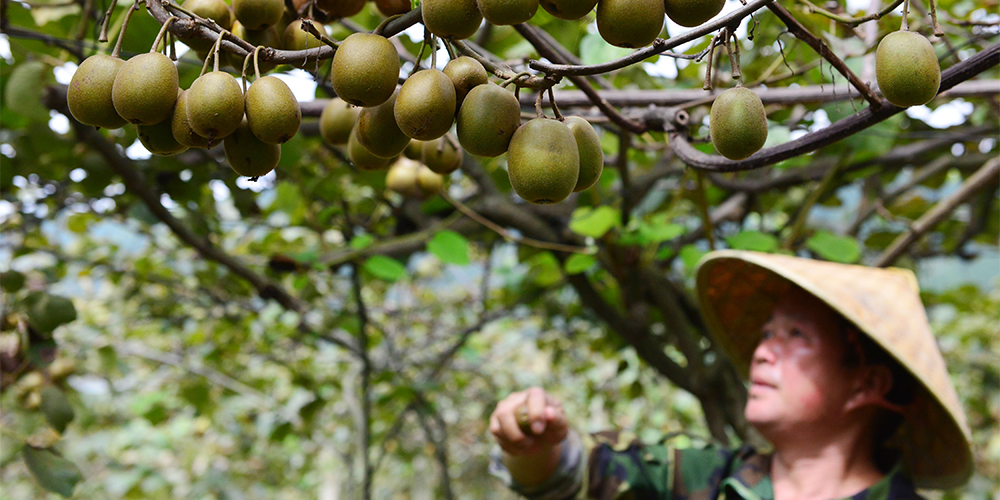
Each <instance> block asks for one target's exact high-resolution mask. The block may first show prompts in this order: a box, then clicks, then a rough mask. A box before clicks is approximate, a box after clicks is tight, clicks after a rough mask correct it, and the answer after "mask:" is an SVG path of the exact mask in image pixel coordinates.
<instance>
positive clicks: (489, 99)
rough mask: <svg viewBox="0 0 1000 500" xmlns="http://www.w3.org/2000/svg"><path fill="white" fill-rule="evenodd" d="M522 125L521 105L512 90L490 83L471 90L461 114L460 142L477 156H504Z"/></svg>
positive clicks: (459, 114)
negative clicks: (512, 138)
mask: <svg viewBox="0 0 1000 500" xmlns="http://www.w3.org/2000/svg"><path fill="white" fill-rule="evenodd" d="M520 125H521V105H520V104H519V103H518V102H517V98H516V97H514V94H513V93H512V92H510V91H507V90H505V89H503V88H501V87H500V86H499V85H494V84H492V83H487V84H484V85H478V86H476V87H475V88H473V89H472V90H470V91H469V94H468V95H467V96H465V101H463V102H462V108H461V109H460V110H459V111H458V123H457V126H456V130H457V132H458V142H459V143H460V144H461V145H462V148H464V149H465V150H466V151H468V152H469V153H472V154H474V155H477V156H488V157H494V156H500V155H502V154H504V153H505V152H506V151H507V148H508V146H509V145H510V139H511V137H513V136H514V132H515V131H516V130H517V128H518V127H519V126H520Z"/></svg>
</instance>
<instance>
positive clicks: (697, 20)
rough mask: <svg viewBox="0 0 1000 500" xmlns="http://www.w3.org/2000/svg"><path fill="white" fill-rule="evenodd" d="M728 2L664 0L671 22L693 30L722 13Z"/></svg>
mask: <svg viewBox="0 0 1000 500" xmlns="http://www.w3.org/2000/svg"><path fill="white" fill-rule="evenodd" d="M724 5H726V0H663V10H664V12H666V14H667V17H669V18H670V20H671V21H673V22H675V23H677V24H679V25H681V26H684V27H687V28H693V27H695V26H701V25H702V24H704V23H705V21H708V20H709V19H711V18H713V17H715V15H716V14H718V13H719V12H722V7H723V6H724Z"/></svg>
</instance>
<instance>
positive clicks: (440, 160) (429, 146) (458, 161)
mask: <svg viewBox="0 0 1000 500" xmlns="http://www.w3.org/2000/svg"><path fill="white" fill-rule="evenodd" d="M464 156H465V154H464V153H462V149H461V148H456V147H455V146H454V145H453V144H452V143H451V141H450V140H448V137H441V138H439V139H434V140H433V141H427V142H425V143H423V145H422V146H421V148H420V158H421V159H422V160H423V162H424V165H427V168H429V169H431V170H432V171H434V172H436V173H439V174H442V175H445V174H450V173H452V172H454V171H455V170H458V167H460V166H461V165H462V158H463V157H464Z"/></svg>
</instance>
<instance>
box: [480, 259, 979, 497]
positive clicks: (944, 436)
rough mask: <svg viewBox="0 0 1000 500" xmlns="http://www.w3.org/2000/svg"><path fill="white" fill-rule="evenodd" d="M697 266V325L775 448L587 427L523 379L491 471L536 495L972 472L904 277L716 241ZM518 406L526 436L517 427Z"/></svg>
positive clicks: (940, 477)
mask: <svg viewBox="0 0 1000 500" xmlns="http://www.w3.org/2000/svg"><path fill="white" fill-rule="evenodd" d="M697 278H698V279H697V281H698V292H699V296H700V299H701V305H702V312H703V315H704V317H705V321H706V323H707V324H708V325H709V328H710V329H711V330H712V333H713V335H714V338H715V340H716V343H717V345H719V347H720V348H721V349H722V350H723V351H724V352H726V354H728V356H729V357H730V359H731V360H732V361H733V362H734V364H735V365H736V366H737V368H738V369H739V370H740V371H741V373H743V374H744V376H745V377H746V378H747V380H748V382H749V386H748V392H747V404H746V407H745V410H744V414H745V416H746V419H747V421H748V422H749V423H750V424H751V425H753V426H754V427H755V428H756V429H757V430H758V431H759V432H760V433H761V435H762V436H764V438H766V439H767V440H768V441H769V442H770V443H771V445H772V448H773V450H772V451H771V452H770V453H766V454H764V453H759V452H758V451H756V450H754V449H752V448H750V447H742V448H739V449H726V448H723V447H719V446H715V445H705V446H699V447H688V448H684V449H681V448H676V447H674V446H673V445H672V444H671V442H670V440H665V441H664V442H661V443H657V444H644V443H640V442H638V441H634V440H633V441H631V442H623V441H622V440H621V439H619V437H618V436H617V435H615V434H597V435H594V436H583V437H581V436H579V435H578V434H577V433H575V432H573V431H572V430H571V429H570V428H569V424H568V420H567V417H566V415H565V414H564V413H563V410H562V407H561V405H560V404H559V402H558V401H556V400H555V399H554V398H552V397H551V396H550V395H548V394H546V393H545V391H544V390H543V389H541V388H532V389H529V390H527V391H524V392H518V393H514V394H512V395H510V396H509V397H507V398H506V399H504V400H503V401H501V402H500V403H499V404H498V405H497V408H496V410H495V411H494V413H493V415H491V417H490V431H491V432H492V433H493V435H494V437H495V439H496V440H497V443H498V444H499V445H500V448H501V449H502V450H503V455H502V457H501V459H500V460H498V461H497V463H496V464H495V467H494V473H495V474H496V475H498V476H500V477H501V478H504V479H505V480H506V482H507V483H508V485H510V486H511V488H512V489H514V490H515V491H518V492H521V493H522V494H524V495H525V496H527V497H528V498H533V499H545V500H550V499H568V498H596V499H601V500H604V499H608V500H610V499H635V500H640V499H667V498H699V499H705V500H714V499H716V498H726V499H737V498H743V499H755V500H756V499H775V500H828V499H837V498H857V499H867V500H881V499H892V500H895V499H911V498H919V497H918V495H917V493H916V492H915V487H924V488H953V487H956V486H960V485H961V484H964V483H965V482H966V481H967V480H968V478H969V476H970V474H971V467H972V451H971V446H970V444H969V443H970V440H969V430H968V425H967V424H966V420H965V414H964V413H963V411H962V409H961V406H960V405H959V403H958V398H957V395H956V394H955V390H954V387H953V386H952V384H951V382H950V379H949V378H948V374H947V371H946V369H945V366H944V360H943V358H942V357H941V353H940V351H939V350H938V349H937V346H936V344H935V341H934V337H933V335H932V334H931V332H930V328H929V326H928V324H927V318H926V315H925V314H924V310H923V306H922V304H921V303H920V297H919V290H918V288H917V285H916V279H915V278H914V276H913V274H912V273H910V272H909V271H906V270H901V269H872V268H867V267H863V266H848V265H843V264H835V263H829V262H820V261H813V260H809V259H800V258H796V257H788V256H782V255H772V254H761V253H756V252H738V251H719V252H713V253H712V254H709V255H708V256H706V258H705V259H703V261H702V263H701V264H700V266H699V269H698V276H697ZM524 410H526V411H527V420H528V422H529V423H530V432H524V431H522V429H521V427H520V426H519V425H518V412H523V411H524ZM585 450H586V451H585Z"/></svg>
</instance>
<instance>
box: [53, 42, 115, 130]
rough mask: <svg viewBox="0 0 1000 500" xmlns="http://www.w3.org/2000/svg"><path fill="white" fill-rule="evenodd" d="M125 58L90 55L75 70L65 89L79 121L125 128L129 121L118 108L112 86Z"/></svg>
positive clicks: (70, 108) (75, 116)
mask: <svg viewBox="0 0 1000 500" xmlns="http://www.w3.org/2000/svg"><path fill="white" fill-rule="evenodd" d="M123 64H125V61H123V60H121V59H119V58H117V57H111V56H108V55H104V54H97V55H93V56H90V57H88V58H87V59H85V60H84V61H83V62H82V63H80V67H78V68H76V73H73V79H72V80H70V82H69V89H68V90H67V91H66V101H67V104H69V112H70V114H72V115H73V118H76V121H78V122H80V123H83V124H84V125H92V126H94V127H101V128H106V129H116V128H122V127H123V126H124V125H125V124H126V123H128V121H126V120H125V119H124V118H122V117H121V116H119V115H118V112H117V111H115V103H114V101H112V99H111V89H112V87H114V85H115V76H116V75H117V74H118V70H119V69H120V68H121V67H122V65H123Z"/></svg>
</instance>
